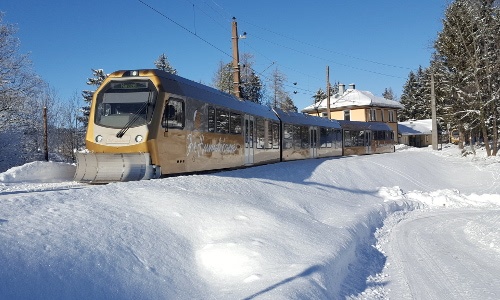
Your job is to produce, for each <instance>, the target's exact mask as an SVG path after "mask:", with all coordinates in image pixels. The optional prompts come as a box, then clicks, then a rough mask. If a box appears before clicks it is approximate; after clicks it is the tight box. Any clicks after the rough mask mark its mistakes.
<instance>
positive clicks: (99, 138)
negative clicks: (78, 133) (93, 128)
mask: <svg viewBox="0 0 500 300" xmlns="http://www.w3.org/2000/svg"><path fill="white" fill-rule="evenodd" d="M95 141H96V142H98V143H100V142H101V141H102V135H98V136H96V137H95Z"/></svg>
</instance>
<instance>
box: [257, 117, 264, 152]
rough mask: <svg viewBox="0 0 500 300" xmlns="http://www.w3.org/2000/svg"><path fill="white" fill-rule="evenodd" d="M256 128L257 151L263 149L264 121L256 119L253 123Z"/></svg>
mask: <svg viewBox="0 0 500 300" xmlns="http://www.w3.org/2000/svg"><path fill="white" fill-rule="evenodd" d="M255 123H257V124H256V126H257V145H256V148H258V149H264V147H265V145H264V144H265V124H264V119H262V118H257V119H256V121H255Z"/></svg>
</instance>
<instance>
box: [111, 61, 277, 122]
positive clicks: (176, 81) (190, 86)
mask: <svg viewBox="0 0 500 300" xmlns="http://www.w3.org/2000/svg"><path fill="white" fill-rule="evenodd" d="M137 71H139V74H140V76H150V75H151V73H153V74H154V75H155V76H157V77H158V78H159V79H160V81H161V84H162V85H163V90H164V91H165V92H167V93H172V94H176V95H179V96H185V97H188V98H193V99H197V100H200V101H204V102H207V103H210V104H213V105H217V106H222V107H226V108H228V109H231V110H235V111H239V112H244V113H248V114H252V115H256V116H261V117H264V118H268V119H274V120H278V118H277V117H276V115H275V113H274V112H273V110H272V109H271V108H270V107H268V106H264V105H260V104H258V103H254V102H251V101H246V100H240V99H238V98H236V97H235V96H233V95H231V94H228V93H224V92H222V91H220V90H217V89H215V88H212V87H209V86H207V85H204V84H201V83H197V82H194V81H192V80H189V79H186V78H184V77H181V76H178V75H174V74H171V73H168V72H165V71H162V70H157V69H150V70H137ZM119 72H123V73H122V76H125V74H127V72H129V71H117V72H115V73H113V74H116V73H119Z"/></svg>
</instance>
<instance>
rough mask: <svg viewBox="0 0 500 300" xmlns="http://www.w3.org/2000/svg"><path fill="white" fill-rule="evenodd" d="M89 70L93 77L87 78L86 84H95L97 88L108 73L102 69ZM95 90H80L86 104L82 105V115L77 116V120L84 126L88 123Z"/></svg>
mask: <svg viewBox="0 0 500 300" xmlns="http://www.w3.org/2000/svg"><path fill="white" fill-rule="evenodd" d="M91 70H92V75H93V76H94V77H90V78H87V84H88V85H93V86H95V87H96V90H97V88H99V86H101V84H102V82H103V81H104V79H106V77H108V74H106V73H104V70H103V69H91ZM96 90H93V91H91V90H83V91H82V97H83V101H84V102H85V103H86V105H85V106H83V107H82V109H81V113H82V115H81V116H79V117H78V121H79V122H81V123H82V124H83V126H84V127H87V124H88V123H89V115H90V105H91V103H92V98H93V96H94V93H95V91H96Z"/></svg>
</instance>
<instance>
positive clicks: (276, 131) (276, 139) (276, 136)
mask: <svg viewBox="0 0 500 300" xmlns="http://www.w3.org/2000/svg"><path fill="white" fill-rule="evenodd" d="M272 127H273V148H274V149H279V147H280V125H279V124H278V123H274V122H273V123H272Z"/></svg>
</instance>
